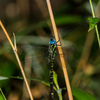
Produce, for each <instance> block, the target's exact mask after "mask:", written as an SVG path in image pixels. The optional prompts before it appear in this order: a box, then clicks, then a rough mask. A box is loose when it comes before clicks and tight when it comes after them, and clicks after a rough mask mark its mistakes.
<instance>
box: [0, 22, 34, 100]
mask: <svg viewBox="0 0 100 100" xmlns="http://www.w3.org/2000/svg"><path fill="white" fill-rule="evenodd" d="M0 26H1V28H2V29H3V31H4V33H5V35H6V37H7V39H8V41H9V43H10V45H11V47H12V49H13V51H14V53H15V56H16V59H17V61H18V64H19V67H20V70H21V72H22V75H23V78H24V81H25V84H26V87H27V90H28V93H29V96H30V98H31V100H34V99H33V97H32V93H31V90H30V88H29V85H28V82H27V79H26V76H25V73H24V70H23V67H22V65H21V61H20V59H19V56H18V54H17V50H16V44H15V43H14V45H15V47H14V45H13V43H12V41H11V39H10V37H9V35H8V33H7V31H6V29H5V27H4V26H3V24H2V22H1V21H0ZM14 39H15V36H14ZM15 41H16V40H14V42H15Z"/></svg>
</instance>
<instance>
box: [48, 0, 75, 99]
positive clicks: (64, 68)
mask: <svg viewBox="0 0 100 100" xmlns="http://www.w3.org/2000/svg"><path fill="white" fill-rule="evenodd" d="M46 2H47V7H48V11H49V15H50V19H51V23H52V27H53V31H54V35H55V39H56V41H59V37H58V32H57V27H56V24H55V21H54V16H53V12H52V8H51V4H50V1H49V0H46ZM57 45H61V43H60V42H57ZM58 52H59V54H63V51H62V48H61V46H59V47H58ZM60 60H61V64H62V69H63V73H64V77H65V82H66V86H67V90H68V96H69V100H73V96H72V92H71V87H70V83H69V78H68V73H67V69H66V65H65V60H64V57H63V55H60Z"/></svg>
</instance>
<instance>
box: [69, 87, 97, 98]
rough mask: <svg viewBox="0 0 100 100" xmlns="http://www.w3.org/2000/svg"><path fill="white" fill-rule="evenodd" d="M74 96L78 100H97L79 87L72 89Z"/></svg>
mask: <svg viewBox="0 0 100 100" xmlns="http://www.w3.org/2000/svg"><path fill="white" fill-rule="evenodd" d="M71 89H72V94H73V96H75V98H77V100H96V99H95V98H94V97H93V96H92V95H91V94H89V93H87V92H85V91H83V90H82V89H79V88H77V87H71Z"/></svg>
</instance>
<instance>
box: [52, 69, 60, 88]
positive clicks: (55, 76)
mask: <svg viewBox="0 0 100 100" xmlns="http://www.w3.org/2000/svg"><path fill="white" fill-rule="evenodd" d="M53 81H54V83H55V85H56V87H57V89H59V85H58V81H57V74H56V73H55V71H53Z"/></svg>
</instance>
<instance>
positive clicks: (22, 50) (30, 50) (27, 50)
mask: <svg viewBox="0 0 100 100" xmlns="http://www.w3.org/2000/svg"><path fill="white" fill-rule="evenodd" d="M17 51H18V53H19V54H22V55H25V54H28V55H40V54H43V53H45V52H48V47H38V46H37V47H35V46H18V47H17Z"/></svg>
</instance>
